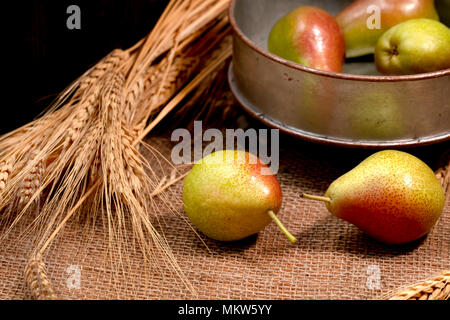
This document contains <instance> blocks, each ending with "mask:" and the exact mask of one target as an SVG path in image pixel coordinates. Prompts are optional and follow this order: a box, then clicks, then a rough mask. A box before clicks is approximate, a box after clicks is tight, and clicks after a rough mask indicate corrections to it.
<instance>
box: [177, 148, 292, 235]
mask: <svg viewBox="0 0 450 320" xmlns="http://www.w3.org/2000/svg"><path fill="white" fill-rule="evenodd" d="M281 203H282V192H281V187H280V184H279V182H278V180H277V178H276V177H275V176H274V175H273V174H272V173H271V172H270V169H269V168H268V167H267V166H266V165H265V164H263V163H262V162H261V161H260V160H259V159H258V157H256V156H254V155H252V154H250V153H248V152H244V151H235V150H225V151H218V152H215V153H212V154H210V155H209V156H206V157H205V158H203V159H202V160H200V161H199V162H198V163H196V164H195V165H194V166H193V168H192V169H191V171H190V172H189V174H188V175H187V176H186V178H185V180H184V185H183V205H184V210H185V212H186V215H187V216H188V218H189V219H190V221H191V222H192V223H193V224H194V225H195V226H196V227H197V229H199V230H200V231H201V232H202V233H204V234H205V235H206V236H208V237H210V238H212V239H215V240H219V241H235V240H240V239H244V238H246V237H248V236H251V235H253V234H255V233H258V232H259V231H261V230H262V229H264V228H265V227H266V226H267V225H268V224H269V223H270V222H271V221H272V220H273V221H275V223H276V224H277V225H278V226H279V227H280V229H281V230H282V231H283V232H284V233H285V234H286V236H287V237H288V239H289V240H290V241H291V242H295V241H296V239H295V237H294V236H292V235H291V234H290V233H289V232H288V231H287V230H286V228H285V227H284V226H283V225H282V224H281V222H280V221H279V220H278V218H277V217H276V214H277V213H278V212H279V210H280V208H281Z"/></svg>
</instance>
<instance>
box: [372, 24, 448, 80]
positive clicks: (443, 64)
mask: <svg viewBox="0 0 450 320" xmlns="http://www.w3.org/2000/svg"><path fill="white" fill-rule="evenodd" d="M375 64H376V66H377V69H378V71H379V72H381V73H383V74H389V75H402V74H415V73H424V72H433V71H438V70H443V69H447V68H450V29H449V28H447V27H446V26H445V25H444V24H442V23H440V22H438V21H435V20H431V19H414V20H408V21H406V22H403V23H400V24H398V25H396V26H394V27H392V28H391V29H389V30H388V31H386V32H385V33H384V34H383V35H382V36H381V37H380V39H379V40H378V43H377V46H376V48H375Z"/></svg>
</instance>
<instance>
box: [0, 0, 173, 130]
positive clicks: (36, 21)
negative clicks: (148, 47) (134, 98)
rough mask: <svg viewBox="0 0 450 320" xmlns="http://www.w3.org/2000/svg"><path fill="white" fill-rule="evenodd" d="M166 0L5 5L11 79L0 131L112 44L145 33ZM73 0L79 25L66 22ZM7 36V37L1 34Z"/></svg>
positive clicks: (32, 0)
mask: <svg viewBox="0 0 450 320" xmlns="http://www.w3.org/2000/svg"><path fill="white" fill-rule="evenodd" d="M167 2H168V1H166V0H70V1H67V0H57V1H49V0H28V1H17V3H15V4H14V7H15V8H13V9H4V11H3V16H4V17H5V18H4V19H3V23H4V24H5V26H4V27H3V28H2V33H3V35H4V37H2V38H3V41H2V42H3V51H4V52H6V53H7V55H8V58H7V59H6V58H4V61H5V62H6V65H5V68H4V69H5V70H6V69H7V72H8V73H7V77H6V78H7V79H8V80H9V81H8V83H7V85H6V86H4V95H6V96H7V98H12V99H5V100H4V101H5V103H4V104H3V108H2V109H3V110H6V111H8V116H0V132H1V133H4V132H7V131H9V130H12V129H14V128H16V127H19V126H20V125H22V124H25V123H27V122H29V121H30V120H32V119H33V118H35V117H36V116H37V115H38V114H39V113H40V112H41V111H42V110H43V109H44V108H45V107H46V106H47V105H48V104H49V103H50V102H51V101H52V99H53V98H54V97H55V95H56V94H58V93H59V92H60V91H61V90H62V89H64V88H65V87H66V85H68V84H69V83H70V82H71V81H72V80H74V79H75V78H77V77H78V76H79V75H81V74H82V73H83V72H84V71H86V70H87V68H88V67H90V66H91V65H93V64H94V63H95V62H96V61H98V60H99V59H101V58H102V57H103V56H105V55H106V54H107V53H108V52H110V51H111V50H112V49H114V48H128V47H130V46H132V45H133V44H134V43H136V42H137V41H138V40H139V39H141V38H142V37H144V36H145V35H147V34H148V32H149V31H150V30H151V29H152V26H153V25H154V24H155V23H156V21H157V19H158V17H159V16H160V14H161V13H162V11H163V10H164V7H165V6H166V4H167ZM74 4H75V5H78V6H79V7H80V9H81V30H69V29H68V28H67V26H66V21H67V18H68V17H69V16H70V14H67V13H66V11H67V8H68V7H69V6H70V5H74ZM5 19H6V20H5ZM5 21H8V22H7V23H5ZM8 36H9V37H10V38H11V42H10V41H7V40H5V39H6V38H7V37H8ZM16 42H21V43H19V46H17V45H16ZM13 43H14V44H13ZM19 49H20V50H19ZM19 51H21V52H19ZM2 91H3V90H2ZM6 101H9V102H8V103H6Z"/></svg>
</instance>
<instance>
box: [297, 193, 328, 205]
mask: <svg viewBox="0 0 450 320" xmlns="http://www.w3.org/2000/svg"><path fill="white" fill-rule="evenodd" d="M301 197H302V198H306V199H310V200H316V201H322V202H327V203H331V199H330V198H328V197H321V196H313V195H310V194H306V193H303V194H302V195H301Z"/></svg>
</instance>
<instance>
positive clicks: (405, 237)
mask: <svg viewBox="0 0 450 320" xmlns="http://www.w3.org/2000/svg"><path fill="white" fill-rule="evenodd" d="M303 197H304V198H308V199H313V200H319V201H323V202H325V204H326V207H327V209H328V211H330V212H331V213H332V214H333V215H335V216H336V217H338V218H341V219H343V220H346V221H348V222H350V223H352V224H354V225H355V226H357V227H358V228H360V229H361V230H362V231H364V232H365V233H367V234H368V235H369V236H371V237H373V238H375V239H377V240H379V241H381V242H385V243H388V244H403V243H407V242H411V241H414V240H416V239H419V238H421V237H423V236H424V235H425V234H427V233H428V232H429V231H430V230H431V228H432V227H433V226H434V224H435V223H436V221H437V220H438V218H439V216H440V214H441V213H442V210H443V208H444V202H445V196H444V190H443V188H442V186H441V184H440V183H439V181H438V180H437V178H436V176H435V174H434V173H433V171H432V170H431V169H430V168H429V167H428V166H427V165H426V164H425V163H424V162H422V161H421V160H419V159H418V158H416V157H414V156H412V155H410V154H408V153H406V152H402V151H393V150H385V151H381V152H378V153H375V154H373V155H372V156H370V157H368V158H367V159H366V160H364V161H363V162H361V163H360V164H359V165H358V166H357V167H355V168H354V169H353V170H351V171H349V172H348V173H346V174H344V175H343V176H341V177H340V178H338V179H337V180H335V181H334V182H333V183H332V184H331V185H330V186H329V188H328V190H327V192H326V194H325V197H319V196H312V195H307V194H303Z"/></svg>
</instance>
